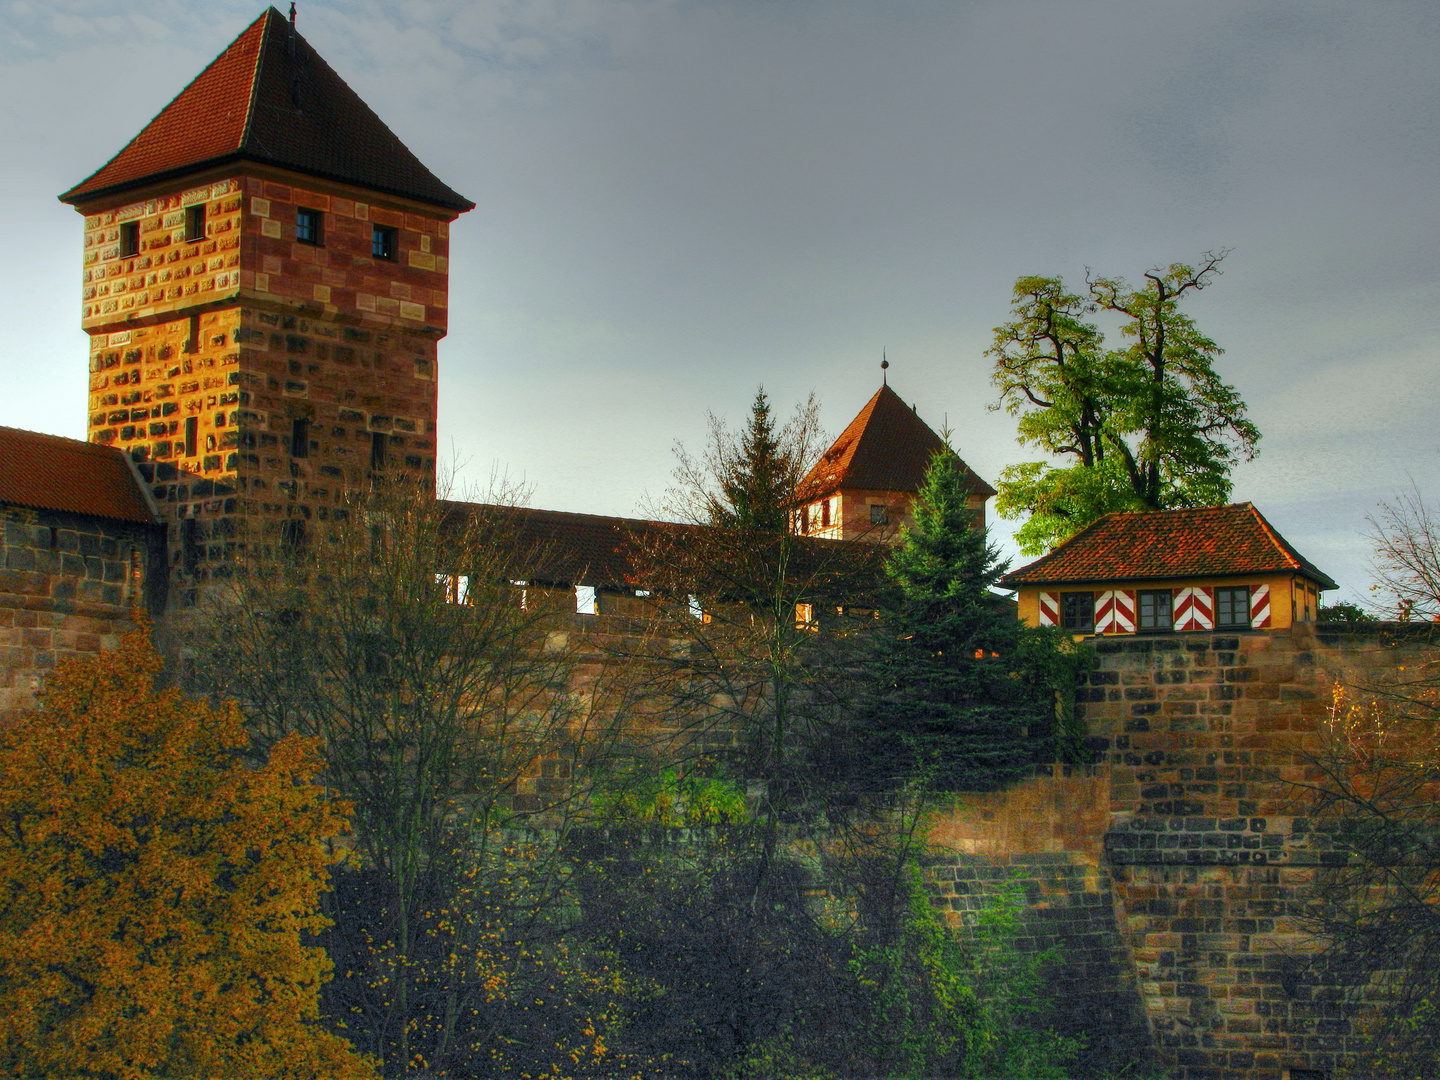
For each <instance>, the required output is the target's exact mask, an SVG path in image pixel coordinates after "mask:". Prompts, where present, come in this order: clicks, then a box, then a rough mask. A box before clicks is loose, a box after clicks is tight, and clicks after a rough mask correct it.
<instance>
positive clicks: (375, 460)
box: [370, 431, 385, 472]
mask: <svg viewBox="0 0 1440 1080" xmlns="http://www.w3.org/2000/svg"><path fill="white" fill-rule="evenodd" d="M383 468H385V436H384V435H383V434H382V433H380V432H378V431H372V432H371V433H370V470H371V471H372V472H379V471H380V470H381V469H383Z"/></svg>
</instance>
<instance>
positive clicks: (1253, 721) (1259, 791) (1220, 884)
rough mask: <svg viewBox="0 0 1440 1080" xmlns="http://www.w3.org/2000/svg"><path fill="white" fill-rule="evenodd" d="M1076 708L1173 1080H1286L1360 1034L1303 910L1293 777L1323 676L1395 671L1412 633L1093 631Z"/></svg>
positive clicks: (1321, 703) (1336, 1054)
mask: <svg viewBox="0 0 1440 1080" xmlns="http://www.w3.org/2000/svg"><path fill="white" fill-rule="evenodd" d="M1095 647H1096V649H1097V650H1098V652H1099V666H1098V668H1097V669H1096V670H1095V671H1094V672H1093V673H1092V674H1091V675H1090V677H1089V685H1088V686H1087V687H1085V688H1084V689H1083V690H1082V691H1081V693H1080V699H1081V706H1080V707H1081V709H1082V715H1083V719H1084V720H1085V722H1086V724H1087V726H1088V729H1089V731H1090V733H1091V736H1092V737H1093V738H1094V740H1095V745H1096V748H1097V750H1098V752H1099V753H1100V755H1101V756H1102V758H1103V760H1104V762H1105V764H1106V765H1107V766H1108V768H1109V773H1110V823H1109V827H1108V829H1107V831H1106V834H1105V854H1106V863H1107V866H1108V868H1109V872H1110V874H1111V879H1112V888H1113V893H1114V897H1115V906H1116V917H1117V919H1118V927H1119V929H1120V931H1121V933H1122V935H1123V938H1124V941H1125V944H1126V947H1127V949H1128V951H1129V954H1130V958H1131V962H1132V963H1133V966H1134V970H1135V973H1136V976H1137V978H1138V980H1139V986H1140V993H1141V998H1142V1000H1143V1002H1144V1005H1145V1011H1146V1015H1147V1019H1148V1022H1149V1025H1150V1029H1151V1032H1152V1036H1153V1038H1154V1041H1155V1045H1156V1047H1157V1049H1158V1050H1159V1052H1160V1055H1161V1060H1162V1061H1163V1062H1164V1063H1165V1065H1166V1066H1167V1067H1168V1068H1169V1069H1171V1070H1172V1074H1173V1075H1174V1076H1176V1077H1180V1078H1200V1077H1205V1078H1217V1080H1218V1078H1237V1080H1238V1078H1242V1077H1244V1078H1251V1080H1282V1078H1283V1077H1284V1076H1286V1075H1287V1074H1288V1073H1294V1074H1295V1075H1298V1072H1295V1071H1296V1070H1312V1071H1318V1073H1317V1074H1323V1073H1324V1072H1325V1071H1326V1070H1330V1069H1333V1068H1334V1067H1335V1066H1336V1065H1337V1063H1338V1062H1339V1061H1340V1059H1341V1057H1342V1056H1343V1054H1344V1053H1345V1051H1346V1049H1347V1047H1349V1046H1352V1045H1356V1044H1355V1043H1353V1042H1352V1040H1353V1039H1354V1038H1355V1036H1354V1034H1353V1033H1352V1031H1351V1028H1350V1012H1349V1010H1348V1008H1347V1007H1346V1006H1345V1004H1344V1001H1343V995H1341V993H1340V992H1339V989H1338V988H1337V987H1335V986H1333V985H1327V983H1328V982H1330V981H1331V980H1329V979H1327V977H1326V976H1325V975H1324V973H1323V972H1319V971H1310V970H1308V969H1307V967H1306V957H1307V955H1308V954H1310V953H1312V952H1313V950H1314V949H1315V947H1316V942H1315V941H1313V940H1312V939H1311V937H1310V936H1309V935H1308V933H1307V927H1306V924H1305V922H1304V921H1303V920H1302V918H1301V914H1302V908H1303V905H1304V903H1305V894H1306V889H1307V887H1308V886H1309V885H1310V883H1311V882H1312V881H1313V876H1314V874H1315V873H1316V869H1317V867H1319V866H1321V865H1323V863H1324V862H1325V859H1326V855H1327V852H1326V851H1325V848H1324V845H1323V844H1322V843H1320V842H1319V840H1318V839H1317V835H1316V833H1315V831H1314V830H1313V829H1312V824H1313V823H1312V822H1311V820H1310V819H1309V817H1308V816H1307V810H1308V807H1307V803H1306V800H1305V799H1304V798H1303V796H1302V795H1300V794H1298V793H1297V791H1296V789H1294V788H1293V787H1291V786H1289V785H1290V782H1292V781H1297V780H1301V781H1303V780H1305V779H1307V778H1311V777H1313V775H1314V774H1313V773H1312V772H1311V770H1310V768H1309V767H1308V766H1307V764H1306V756H1307V754H1309V753H1310V752H1312V751H1313V750H1315V749H1316V748H1317V747H1318V746H1319V744H1320V740H1321V739H1322V738H1323V737H1324V732H1325V725H1326V723H1327V721H1328V719H1329V711H1328V704H1329V701H1330V691H1331V687H1332V686H1333V684H1334V681H1335V680H1336V679H1337V678H1343V679H1350V680H1357V679H1358V680H1359V681H1362V682H1363V681H1365V680H1366V679H1367V678H1376V679H1379V678H1384V677H1386V673H1387V672H1388V673H1389V676H1391V677H1393V674H1394V672H1395V670H1396V669H1398V667H1400V666H1401V665H1404V664H1406V663H1407V659H1408V661H1409V662H1410V663H1414V662H1415V658H1414V657H1413V656H1410V655H1409V654H1410V653H1417V654H1418V653H1419V652H1423V651H1424V649H1425V648H1426V646H1425V645H1424V644H1423V643H1418V642H1411V643H1409V644H1405V643H1402V644H1401V645H1400V646H1398V647H1397V646H1396V645H1395V644H1394V643H1393V642H1392V643H1388V644H1387V643H1383V642H1382V641H1380V640H1379V639H1378V638H1377V637H1376V636H1375V634H1374V633H1373V632H1371V633H1370V634H1369V635H1368V636H1366V635H1362V636H1359V637H1356V636H1354V635H1347V634H1345V633H1342V632H1340V631H1337V630H1330V629H1327V628H1325V627H1323V626H1322V627H1319V628H1316V627H1314V626H1313V625H1307V624H1297V625H1296V626H1294V627H1291V628H1290V629H1288V630H1283V631H1270V632H1265V631H1253V632H1250V633H1245V634H1239V635H1222V634H1213V635H1212V634H1203V635H1198V634H1181V635H1174V636H1170V635H1166V636H1163V637H1161V636H1156V637H1153V638H1133V639H1125V640H1100V641H1097V642H1095Z"/></svg>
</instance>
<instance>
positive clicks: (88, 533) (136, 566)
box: [0, 506, 164, 721]
mask: <svg viewBox="0 0 1440 1080" xmlns="http://www.w3.org/2000/svg"><path fill="white" fill-rule="evenodd" d="M163 537H164V530H163V529H160V528H155V527H150V526H145V525H139V524H131V523H127V522H122V521H113V520H110V519H106V518H94V517H87V516H84V515H80V514H68V513H63V512H60V511H50V510H34V509H30V508H27V507H17V506H7V507H4V508H3V509H0V721H3V720H4V719H5V718H6V717H9V716H12V715H14V714H15V713H17V712H20V711H23V710H25V709H28V708H30V707H32V706H33V705H34V702H35V693H36V691H37V690H38V689H39V687H40V680H41V679H42V678H43V677H44V675H45V673H46V672H48V671H49V670H50V669H52V668H53V667H54V666H55V664H56V663H57V662H58V661H59V660H60V659H62V658H63V657H65V656H69V655H77V654H85V653H95V652H99V651H100V650H101V649H104V648H113V647H114V645H115V643H116V642H117V641H118V639H119V635H121V634H123V633H126V632H127V631H129V630H131V629H133V628H134V622H133V619H132V615H133V612H134V610H135V609H136V608H137V607H143V605H144V604H145V602H146V601H147V600H148V601H149V603H150V605H151V607H150V610H149V614H150V615H151V616H152V617H153V616H154V615H155V614H156V612H157V610H158V605H159V604H160V603H161V602H163V595H164V594H163V591H159V592H156V591H153V590H152V591H151V592H150V594H149V595H148V596H147V594H146V581H147V579H148V578H150V577H152V576H153V575H154V574H155V573H156V571H155V567H156V566H161V565H163V548H162V544H163ZM160 576H161V578H162V582H161V585H162V590H163V573H161V575H160Z"/></svg>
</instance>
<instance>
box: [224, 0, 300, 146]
mask: <svg viewBox="0 0 1440 1080" xmlns="http://www.w3.org/2000/svg"><path fill="white" fill-rule="evenodd" d="M271 15H274V16H276V17H277V18H282V19H283V18H284V16H283V15H281V14H280V12H278V11H276V10H275V5H274V4H271V5H270V6H269V7H267V8H266V9H265V10H264V11H263V12H261V13H260V18H261V19H264V20H265V22H266V25H265V26H264V27H262V28H261V30H260V47H259V48H258V49H256V50H255V63H254V64H253V65H251V67H250V101H249V104H247V105H246V106H245V126H244V127H242V128H241V129H240V146H241V147H242V148H243V147H245V146H246V145H247V144H248V143H249V142H250V129H251V127H252V125H253V124H254V123H255V101H256V99H257V98H258V97H259V95H260V65H261V64H263V63H264V62H265V47H266V45H268V44H269V38H270V35H269V34H268V33H266V31H267V30H269V29H270V26H269V22H270V16H271ZM259 21H260V20H259V19H257V20H256V22H259ZM251 25H252V26H253V25H254V23H252V24H251ZM221 55H222V56H223V55H224V53H222V54H221ZM215 59H217V60H218V59H220V57H218V56H217V57H216V58H215Z"/></svg>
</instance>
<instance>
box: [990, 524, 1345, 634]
mask: <svg viewBox="0 0 1440 1080" xmlns="http://www.w3.org/2000/svg"><path fill="white" fill-rule="evenodd" d="M1000 584H1001V585H1002V586H1004V587H1006V588H1011V589H1015V590H1016V593H1017V600H1018V602H1019V616H1020V618H1021V620H1022V621H1024V622H1025V623H1027V624H1029V625H1030V626H1058V627H1061V628H1062V629H1065V630H1068V631H1070V632H1071V633H1073V634H1077V635H1084V634H1136V633H1141V634H1150V633H1174V632H1183V631H1208V630H1271V629H1283V628H1285V627H1288V626H1290V625H1292V624H1293V623H1297V622H1313V621H1314V620H1315V613H1316V610H1317V608H1318V607H1319V601H1320V593H1321V592H1325V591H1328V590H1331V589H1335V588H1338V586H1337V585H1336V584H1335V582H1334V581H1333V580H1332V579H1331V578H1330V576H1329V575H1328V574H1326V573H1324V572H1323V571H1321V570H1319V569H1318V568H1316V566H1315V565H1314V564H1313V563H1311V562H1310V560H1308V559H1306V558H1305V557H1304V556H1303V555H1301V554H1300V553H1299V552H1298V551H1296V550H1295V548H1294V547H1293V546H1292V545H1291V544H1290V542H1289V541H1288V540H1286V539H1285V538H1284V537H1283V536H1281V535H1280V533H1279V532H1278V531H1277V530H1276V529H1275V527H1274V526H1273V525H1271V524H1270V523H1269V522H1268V521H1266V520H1265V517H1264V515H1262V514H1261V513H1260V511H1259V510H1257V509H1256V508H1255V507H1254V506H1253V505H1251V504H1250V503H1248V502H1247V503H1235V504H1233V505H1230V506H1206V507H1197V508H1193V509H1182V510H1157V511H1148V512H1139V513H1116V514H1107V515H1106V516H1105V517H1102V518H1100V519H1099V520H1098V521H1096V522H1093V523H1092V524H1090V525H1089V526H1087V527H1086V528H1084V529H1082V530H1080V532H1078V533H1076V534H1075V535H1074V536H1072V537H1070V539H1068V540H1066V541H1064V542H1063V543H1062V544H1060V545H1059V546H1057V547H1056V548H1055V550H1054V551H1051V552H1050V553H1049V554H1048V555H1045V556H1042V557H1041V558H1039V559H1036V560H1035V561H1034V562H1032V563H1029V564H1027V565H1025V566H1022V567H1020V568H1019V569H1018V570H1013V571H1011V572H1010V573H1008V574H1006V575H1005V576H1004V577H1003V578H1001V579H1000Z"/></svg>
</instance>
